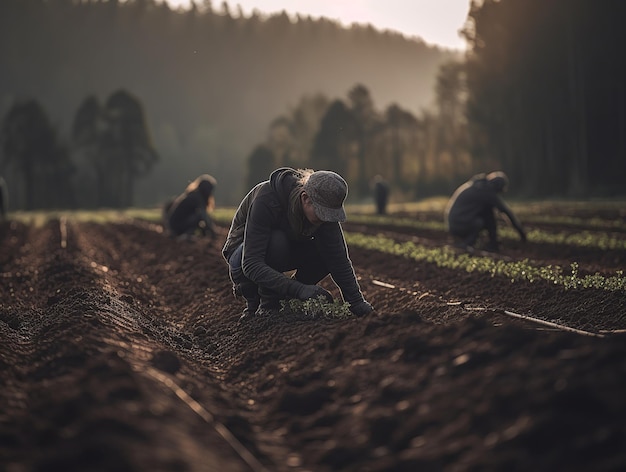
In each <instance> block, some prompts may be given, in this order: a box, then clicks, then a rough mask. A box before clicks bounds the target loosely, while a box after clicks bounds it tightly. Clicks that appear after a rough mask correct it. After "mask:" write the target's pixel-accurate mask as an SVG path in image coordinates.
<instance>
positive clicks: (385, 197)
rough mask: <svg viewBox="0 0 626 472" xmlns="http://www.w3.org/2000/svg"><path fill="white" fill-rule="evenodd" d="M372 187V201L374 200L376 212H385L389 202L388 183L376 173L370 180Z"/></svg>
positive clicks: (383, 213) (384, 213)
mask: <svg viewBox="0 0 626 472" xmlns="http://www.w3.org/2000/svg"><path fill="white" fill-rule="evenodd" d="M372 187H373V189H374V201H375V202H376V213H377V214H378V215H386V214H387V203H388V202H389V184H388V183H387V182H386V181H385V179H383V177H382V175H377V176H376V177H374V179H373V181H372Z"/></svg>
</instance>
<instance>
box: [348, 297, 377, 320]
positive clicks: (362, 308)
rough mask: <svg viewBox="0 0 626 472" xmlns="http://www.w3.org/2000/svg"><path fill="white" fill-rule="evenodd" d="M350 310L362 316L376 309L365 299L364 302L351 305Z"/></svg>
mask: <svg viewBox="0 0 626 472" xmlns="http://www.w3.org/2000/svg"><path fill="white" fill-rule="evenodd" d="M350 311H351V312H352V313H354V314H355V315H356V316H358V317H359V318H360V317H361V316H365V315H367V314H369V313H371V312H372V311H374V307H373V306H372V305H370V303H369V302H367V301H365V300H363V301H362V302H358V303H355V304H353V305H350Z"/></svg>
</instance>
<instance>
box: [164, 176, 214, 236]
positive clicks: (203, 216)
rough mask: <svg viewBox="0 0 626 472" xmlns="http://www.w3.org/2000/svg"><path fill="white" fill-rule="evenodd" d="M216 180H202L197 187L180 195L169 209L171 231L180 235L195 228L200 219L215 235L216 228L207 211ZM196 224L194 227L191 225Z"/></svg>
mask: <svg viewBox="0 0 626 472" xmlns="http://www.w3.org/2000/svg"><path fill="white" fill-rule="evenodd" d="M214 188H215V184H214V181H211V180H202V181H201V182H200V183H199V184H198V186H197V188H195V189H194V190H192V191H190V192H187V191H186V192H184V193H183V194H181V195H179V196H178V197H177V198H176V199H175V200H174V202H173V203H172V205H171V207H170V208H169V209H168V225H169V229H170V231H171V232H172V233H173V234H175V235H180V234H184V233H187V232H189V231H190V230H193V229H195V227H197V225H198V223H199V222H200V221H204V222H205V224H206V230H207V231H209V232H210V233H211V235H215V228H214V224H213V221H212V220H211V217H210V216H209V214H208V212H207V205H208V201H209V198H210V197H211V196H212V195H213V190H214ZM190 225H191V226H194V227H190Z"/></svg>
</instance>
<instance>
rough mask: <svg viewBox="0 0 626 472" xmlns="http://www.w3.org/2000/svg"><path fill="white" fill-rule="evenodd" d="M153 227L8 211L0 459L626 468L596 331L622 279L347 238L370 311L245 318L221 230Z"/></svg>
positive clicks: (402, 235)
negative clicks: (557, 274) (414, 252)
mask: <svg viewBox="0 0 626 472" xmlns="http://www.w3.org/2000/svg"><path fill="white" fill-rule="evenodd" d="M345 227H346V230H352V231H355V230H359V231H367V232H372V233H378V232H384V233H385V234H386V235H387V236H390V237H394V238H396V239H398V240H399V241H402V240H407V239H410V238H415V239H416V240H419V241H420V242H422V243H424V244H430V245H435V244H440V245H442V244H446V242H447V239H446V236H445V235H444V234H438V233H437V232H433V231H430V232H418V231H415V230H411V231H407V230H401V229H398V228H393V227H391V226H390V227H386V228H372V227H361V226H358V227H357V226H350V225H349V224H347V225H346V226H345ZM160 229H161V228H160V227H159V226H157V225H152V224H150V223H146V222H141V221H128V222H125V223H117V224H113V223H109V224H96V223H84V222H83V223H79V222H74V221H69V222H67V224H66V223H65V222H64V221H59V220H52V221H50V222H49V223H47V224H46V225H45V226H43V227H33V226H26V225H24V224H21V223H17V222H10V223H5V224H3V226H2V227H1V228H0V236H1V238H2V239H1V241H2V245H1V246H0V300H1V302H0V339H1V343H0V380H1V383H0V385H2V388H1V389H0V469H1V470H7V471H51V470H65V471H69V470H72V471H74V470H76V471H96V470H97V471H100V470H101V471H247V470H253V471H261V470H269V471H291V470H294V471H305V470H306V471H320V472H324V471H333V470H343V471H418V470H419V471H430V470H433V471H440V470H441V471H485V470H507V471H530V470H535V471H536V470H539V471H560V470H568V471H617V470H623V469H624V468H625V467H626V401H625V400H624V399H625V398H626V342H625V341H626V337H625V335H624V334H620V333H608V332H606V331H607V330H623V329H625V328H626V296H625V295H626V294H625V293H624V292H623V291H619V292H610V291H606V290H591V289H586V290H564V289H563V288H562V287H559V286H555V285H550V284H548V283H546V282H535V283H532V284H531V283H525V282H514V283H512V282H511V281H509V280H507V279H503V278H500V277H491V276H489V275H481V274H477V273H466V272H460V271H453V270H443V269H440V268H437V267H436V266H434V265H431V264H428V263H416V262H413V261H409V260H407V259H403V258H400V257H391V256H388V255H384V254H380V253H376V252H372V251H366V250H360V249H357V248H350V254H351V257H352V260H353V262H354V265H355V269H356V273H357V274H358V275H359V277H360V283H361V287H362V289H363V291H364V293H365V294H366V297H367V299H368V300H369V301H371V302H372V304H373V305H374V306H375V308H376V310H375V312H374V313H373V314H371V315H368V316H367V317H365V318H363V319H349V320H343V321H330V320H311V319H306V318H305V317H294V316H293V315H292V316H286V315H277V316H276V317H273V318H262V319H254V320H251V321H250V322H247V323H243V324H242V323H239V322H238V319H239V315H240V314H241V311H242V309H243V302H242V301H240V300H238V299H235V298H234V297H233V295H232V293H231V287H230V283H229V280H228V276H227V270H226V264H225V262H224V261H223V260H222V258H221V255H220V249H221V243H222V242H223V238H224V237H225V234H226V229H224V228H222V229H221V233H220V239H219V241H217V242H216V243H211V242H210V241H208V240H195V241H173V240H171V239H169V238H167V237H166V236H164V235H163V234H162V233H161V231H160ZM554 230H555V231H557V230H558V231H566V230H570V231H574V230H577V229H574V228H569V229H568V228H554ZM623 236H624V237H625V238H626V234H624V235H623ZM489 257H497V258H503V259H512V260H516V259H523V258H529V259H531V260H535V261H539V262H542V261H543V263H550V264H559V265H561V266H562V267H564V268H569V267H570V264H571V263H572V262H574V261H576V262H579V264H580V269H581V272H583V273H585V272H587V273H589V272H590V273H594V272H599V273H602V274H604V275H611V274H612V273H614V270H616V269H619V268H620V267H623V266H624V265H625V262H626V255H625V254H624V252H623V251H603V250H598V249H594V250H592V249H584V250H581V249H579V248H572V247H561V246H559V247H557V246H553V247H550V246H549V245H538V244H533V243H528V244H526V245H521V244H520V243H518V242H515V241H505V245H504V248H503V250H502V252H501V253H500V254H498V255H490V256H489ZM323 283H324V285H325V286H326V287H327V288H329V289H332V290H333V291H334V292H333V293H334V294H335V295H336V296H338V292H337V291H336V289H334V288H333V285H332V284H331V283H330V281H328V280H326V281H324V282H323ZM505 311H508V312H513V313H517V314H521V315H530V316H534V317H537V318H540V319H543V320H547V321H551V322H556V323H559V324H563V325H565V326H567V327H570V328H575V329H577V330H584V331H585V332H587V333H588V334H584V333H580V332H574V331H565V330H562V329H556V328H554V327H551V326H546V325H541V324H538V323H535V322H528V321H524V320H519V319H517V318H513V317H510V316H507V315H506V314H505ZM598 335H599V336H598Z"/></svg>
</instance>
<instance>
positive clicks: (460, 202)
mask: <svg viewBox="0 0 626 472" xmlns="http://www.w3.org/2000/svg"><path fill="white" fill-rule="evenodd" d="M502 187H503V183H502V182H501V181H500V180H499V179H495V180H487V178H486V175H485V174H477V175H475V176H474V177H472V178H471V179H470V180H469V181H467V182H465V183H464V184H463V185H461V186H460V187H459V188H457V189H456V191H455V192H454V194H453V195H452V197H451V198H450V201H449V202H448V204H447V206H446V210H445V219H446V223H447V225H448V229H449V230H451V231H453V232H454V231H455V229H457V228H458V229H462V228H466V227H471V226H472V225H473V222H474V221H475V220H476V219H478V218H480V217H481V215H482V214H483V213H484V212H485V211H493V209H497V210H499V211H500V212H502V213H504V214H505V215H506V216H507V217H508V218H509V220H510V221H511V224H512V225H513V226H514V227H515V229H516V230H517V231H518V232H519V233H520V234H523V232H524V230H523V228H522V225H521V223H520V222H519V220H518V219H517V217H516V216H515V214H514V213H513V211H512V210H511V209H510V208H509V207H508V205H507V204H506V203H504V201H503V200H502V198H500V195H499V193H500V192H501V191H502Z"/></svg>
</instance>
